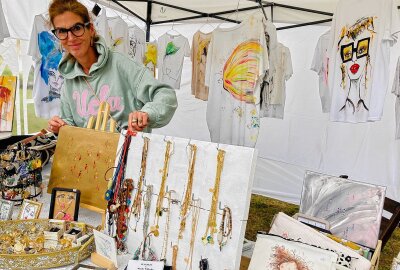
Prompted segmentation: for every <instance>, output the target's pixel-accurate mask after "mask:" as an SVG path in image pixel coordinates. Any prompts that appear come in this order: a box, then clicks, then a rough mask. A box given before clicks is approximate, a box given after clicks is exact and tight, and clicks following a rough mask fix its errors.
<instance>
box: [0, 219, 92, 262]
mask: <svg viewBox="0 0 400 270" xmlns="http://www.w3.org/2000/svg"><path fill="white" fill-rule="evenodd" d="M33 226H35V227H36V228H38V229H39V228H40V229H47V228H49V220H48V219H31V220H9V221H0V234H2V233H3V232H4V231H5V230H7V231H9V230H10V229H12V230H26V229H29V228H32V227H33ZM87 229H88V230H89V231H90V230H93V227H91V226H89V225H87ZM94 251H95V244H94V238H93V236H92V237H91V238H90V239H89V240H88V241H87V242H85V244H83V245H82V246H78V247H71V248H66V249H64V250H61V251H54V252H48V253H40V254H0V269H45V268H54V267H60V266H64V265H69V264H77V263H78V262H80V261H82V260H84V259H86V258H88V257H89V256H90V254H91V253H92V252H94Z"/></svg>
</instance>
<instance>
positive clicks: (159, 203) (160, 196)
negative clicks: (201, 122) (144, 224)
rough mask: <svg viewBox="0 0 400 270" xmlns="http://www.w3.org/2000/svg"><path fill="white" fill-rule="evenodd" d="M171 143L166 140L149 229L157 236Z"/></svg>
mask: <svg viewBox="0 0 400 270" xmlns="http://www.w3.org/2000/svg"><path fill="white" fill-rule="evenodd" d="M171 145H172V142H171V141H168V142H167V147H166V149H165V155H164V168H163V174H162V178H161V186H160V192H159V193H158V198H157V204H156V213H155V225H154V226H151V228H150V231H151V232H153V234H154V236H155V237H158V236H159V235H160V232H159V231H158V229H159V228H160V227H159V226H158V220H159V218H160V216H161V215H162V206H163V201H164V196H165V186H166V183H167V177H168V167H169V159H170V157H171V154H172V153H171Z"/></svg>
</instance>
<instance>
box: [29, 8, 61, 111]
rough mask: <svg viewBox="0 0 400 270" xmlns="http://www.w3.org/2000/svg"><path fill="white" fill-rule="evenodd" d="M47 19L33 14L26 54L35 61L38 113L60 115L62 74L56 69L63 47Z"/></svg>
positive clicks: (35, 97)
mask: <svg viewBox="0 0 400 270" xmlns="http://www.w3.org/2000/svg"><path fill="white" fill-rule="evenodd" d="M49 26H50V24H49V22H48V21H47V20H46V19H45V18H44V17H43V16H42V15H37V16H35V19H34V22H33V28H32V34H31V40H30V41H29V49H28V55H30V56H32V59H33V61H34V65H35V75H34V85H33V100H34V103H35V111H36V116H37V117H42V118H47V119H49V118H51V117H53V116H54V115H59V112H60V96H61V89H62V85H63V83H64V78H63V76H62V75H61V74H60V72H59V71H58V64H59V63H60V60H61V56H62V51H61V46H60V44H59V40H58V39H57V38H56V37H55V36H54V35H53V34H52V33H51V31H50V29H49Z"/></svg>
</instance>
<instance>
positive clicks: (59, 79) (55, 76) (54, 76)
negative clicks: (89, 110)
mask: <svg viewBox="0 0 400 270" xmlns="http://www.w3.org/2000/svg"><path fill="white" fill-rule="evenodd" d="M63 79H64V78H63V76H62V75H61V74H60V72H58V70H55V69H53V68H51V69H50V70H49V85H51V87H53V88H55V89H58V90H60V89H61V86H62V84H63V82H64V80H63Z"/></svg>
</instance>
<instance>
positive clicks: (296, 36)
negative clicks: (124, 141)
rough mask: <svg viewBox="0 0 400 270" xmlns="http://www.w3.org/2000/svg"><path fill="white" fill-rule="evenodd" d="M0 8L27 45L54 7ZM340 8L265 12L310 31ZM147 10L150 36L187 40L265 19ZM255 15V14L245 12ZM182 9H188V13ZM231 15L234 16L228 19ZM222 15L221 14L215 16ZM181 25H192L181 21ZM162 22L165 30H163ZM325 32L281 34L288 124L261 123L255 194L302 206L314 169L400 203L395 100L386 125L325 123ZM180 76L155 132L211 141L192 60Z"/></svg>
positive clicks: (316, 5)
mask: <svg viewBox="0 0 400 270" xmlns="http://www.w3.org/2000/svg"><path fill="white" fill-rule="evenodd" d="M1 1H2V4H3V8H4V11H5V15H6V21H7V24H8V26H9V29H10V34H11V36H12V37H13V38H18V39H23V40H29V36H30V32H31V28H32V23H33V17H34V16H35V15H36V14H40V13H45V12H46V10H47V7H48V4H49V2H50V1H49V0H30V1H23V0H1ZM81 1H82V2H83V3H84V4H85V5H87V6H88V7H89V8H92V7H93V6H94V5H95V4H96V3H97V4H98V5H100V6H101V7H102V8H105V9H107V15H109V16H110V15H111V16H115V11H116V12H117V13H118V14H121V13H124V14H125V15H121V17H122V18H123V19H126V20H127V22H128V24H131V23H132V21H133V22H134V23H135V24H137V25H139V26H141V27H142V28H143V29H144V28H145V27H146V22H148V20H147V14H148V13H147V7H148V5H149V1H145V0H142V1H140V0H136V1H117V0H112V1H105V0H97V1H96V0H81ZM336 2H337V0H277V1H275V2H274V4H273V5H272V4H271V3H270V2H268V3H267V2H265V1H264V2H263V5H269V6H267V7H265V11H266V14H267V17H268V18H269V19H273V21H274V22H284V23H286V25H281V24H277V26H287V23H289V24H290V23H303V24H308V23H310V22H314V21H320V20H329V19H330V16H329V14H331V13H333V12H334V10H335V5H336ZM238 3H239V5H238ZM150 4H151V9H152V12H151V29H152V30H151V31H152V33H153V35H154V36H155V37H158V36H160V35H161V34H163V33H164V32H165V31H166V30H168V29H170V27H171V23H175V28H176V29H178V31H179V32H180V33H182V34H183V35H184V36H186V37H187V38H189V40H191V36H192V35H193V34H194V32H195V31H197V30H198V29H199V28H200V27H201V26H202V25H203V24H204V22H206V21H209V22H218V23H220V22H221V20H219V19H218V18H215V16H221V17H224V18H228V19H231V20H238V21H240V20H242V19H243V18H244V17H245V16H248V14H250V13H252V12H254V11H255V10H258V12H261V10H260V8H259V4H258V3H256V2H254V1H248V0H240V1H239V2H237V1H228V0H201V1H200V0H190V1H187V0H158V1H151V3H150ZM397 4H398V5H400V0H397ZM172 5H173V6H176V7H181V8H176V7H172ZM281 5H284V6H285V7H282V6H281ZM271 6H272V8H271ZM288 6H292V7H293V6H294V7H296V8H297V9H295V8H292V7H288ZM253 7H254V8H255V10H254V9H248V8H253ZM182 8H185V9H190V10H191V12H189V11H188V10H186V11H185V10H182ZM127 9H129V10H131V11H132V12H133V13H135V14H136V16H137V17H140V18H142V19H144V20H142V19H135V18H134V16H129V17H128V15H132V13H130V12H129V11H128V10H127ZM301 9H312V10H314V11H316V10H317V11H322V12H326V13H327V14H325V15H322V14H316V13H312V12H306V11H302V10H301ZM111 10H114V11H111ZM236 10H242V11H239V12H236ZM192 11H196V12H192ZM226 11H230V12H229V13H226V14H223V13H224V12H226ZM217 12H219V14H216V13H217ZM199 13H200V14H199ZM210 14H214V15H210ZM200 15H201V17H199V18H196V19H195V18H190V17H196V16H197V17H198V16H200ZM203 15H204V16H203ZM180 18H186V19H187V18H190V20H188V21H181V20H180ZM161 22H164V25H163V24H161ZM168 22H169V24H167V23H168ZM196 22H200V23H197V24H196ZM327 29H328V26H327V25H322V26H320V25H317V26H313V27H302V28H300V29H289V30H285V31H279V32H278V40H279V41H280V42H282V43H283V44H284V45H286V46H287V47H289V48H290V51H291V55H292V62H293V69H294V75H293V76H292V78H291V79H290V80H289V81H288V83H287V87H286V89H287V95H286V107H285V118H284V119H283V120H280V119H271V118H267V119H265V118H264V119H262V120H261V129H260V134H259V138H258V142H257V146H256V147H257V148H258V150H259V158H258V161H257V168H256V174H255V181H254V187H253V192H255V193H259V194H263V195H268V196H272V197H276V198H279V199H283V200H286V201H291V202H298V200H299V197H300V193H301V186H302V179H303V175H304V171H305V170H306V169H310V170H314V171H319V172H322V173H327V174H332V175H341V174H347V175H349V177H350V178H351V179H355V180H360V181H364V182H369V183H374V184H381V185H384V186H387V187H388V196H389V197H391V198H393V199H395V200H398V201H399V200H400V184H399V179H400V170H399V168H400V167H399V166H398V164H399V161H400V143H399V141H396V140H395V139H394V129H395V119H394V103H395V97H394V95H392V94H390V92H389V93H387V95H386V102H385V108H384V114H383V118H382V120H381V121H378V122H375V123H364V124H356V125H355V124H347V123H333V122H330V121H329V120H328V119H329V117H328V116H327V115H326V114H322V113H321V108H320V101H319V96H318V77H317V75H316V74H315V73H314V72H312V71H310V70H309V67H310V64H311V59H312V55H313V53H314V48H315V45H316V42H317V40H318V37H319V36H320V35H321V34H322V33H323V32H324V31H326V30H327ZM398 56H400V44H397V45H396V46H395V47H394V48H393V49H392V59H391V65H390V80H389V85H392V82H393V77H394V68H395V64H396V60H397V57H398ZM183 72H184V73H183V77H182V85H181V89H180V90H177V96H178V102H179V107H178V110H177V112H176V114H175V116H174V118H173V120H172V122H171V123H170V124H169V125H167V126H166V127H164V128H162V129H156V130H154V131H153V132H155V133H159V134H164V135H171V136H177V137H185V138H192V139H198V140H206V141H207V140H210V137H209V133H208V129H207V124H206V120H205V112H206V107H207V102H204V101H201V100H196V99H194V98H193V96H191V93H190V78H191V62H190V60H189V59H186V60H185V63H184V70H183Z"/></svg>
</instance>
